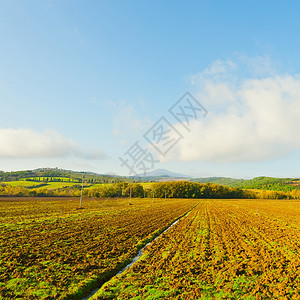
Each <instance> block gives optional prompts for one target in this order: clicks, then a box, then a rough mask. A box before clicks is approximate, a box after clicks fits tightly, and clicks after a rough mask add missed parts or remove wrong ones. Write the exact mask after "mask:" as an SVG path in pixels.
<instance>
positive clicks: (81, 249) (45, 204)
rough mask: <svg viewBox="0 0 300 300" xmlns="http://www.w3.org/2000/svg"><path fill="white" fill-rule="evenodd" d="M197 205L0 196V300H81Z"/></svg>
mask: <svg viewBox="0 0 300 300" xmlns="http://www.w3.org/2000/svg"><path fill="white" fill-rule="evenodd" d="M198 201H199V200H188V199H184V200H180V199H176V200H175V199H172V200H159V199H155V201H154V202H153V200H152V199H147V198H145V199H132V205H129V201H128V199H126V198H123V199H116V198H115V199H93V198H91V199H84V209H81V210H79V209H78V204H79V200H78V198H0V224H1V225H0V232H1V234H0V249H1V252H0V298H1V299H14V298H26V299H44V298H45V299H46V298H47V299H70V298H71V299H81V298H82V297H83V296H84V295H85V294H87V293H88V292H90V291H91V290H92V289H93V288H95V287H96V286H98V285H99V284H101V283H103V282H105V281H106V280H107V279H109V278H110V277H111V276H112V275H114V274H116V272H118V271H119V270H120V269H121V268H122V267H124V265H125V264H127V263H128V262H129V261H130V259H131V258H132V257H133V256H135V254H136V252H137V250H138V249H139V248H141V247H142V246H143V245H144V244H145V243H146V242H147V241H149V240H151V239H153V237H154V236H156V235H157V234H159V232H161V231H162V230H163V229H165V228H166V227H167V226H169V225H170V224H171V223H172V222H173V221H174V220H175V219H176V218H178V217H180V216H181V215H183V214H184V213H186V212H187V211H189V210H190V209H191V208H192V207H193V206H195V205H196V204H197V203H198Z"/></svg>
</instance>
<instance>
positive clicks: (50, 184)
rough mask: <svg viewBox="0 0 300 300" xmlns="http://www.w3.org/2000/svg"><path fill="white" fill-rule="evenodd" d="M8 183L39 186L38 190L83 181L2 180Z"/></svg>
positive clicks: (11, 184) (15, 185)
mask: <svg viewBox="0 0 300 300" xmlns="http://www.w3.org/2000/svg"><path fill="white" fill-rule="evenodd" d="M1 183H3V184H6V185H10V186H13V187H17V186H22V187H27V188H34V187H37V189H38V190H43V189H47V190H54V189H59V188H63V187H67V186H74V185H77V186H78V185H81V183H78V182H68V181H61V182H56V181H53V182H44V181H40V182H39V181H26V180H18V181H7V182H5V181H4V182H1Z"/></svg>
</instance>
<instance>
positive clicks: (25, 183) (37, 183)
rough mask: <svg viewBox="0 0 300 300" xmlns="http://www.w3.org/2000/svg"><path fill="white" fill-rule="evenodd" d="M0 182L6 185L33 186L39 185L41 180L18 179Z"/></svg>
mask: <svg viewBox="0 0 300 300" xmlns="http://www.w3.org/2000/svg"><path fill="white" fill-rule="evenodd" d="M1 183H3V184H6V185H11V186H23V187H33V186H36V185H40V184H42V183H43V182H34V181H25V180H20V181H4V182H1Z"/></svg>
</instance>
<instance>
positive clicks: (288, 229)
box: [93, 200, 300, 300]
mask: <svg viewBox="0 0 300 300" xmlns="http://www.w3.org/2000/svg"><path fill="white" fill-rule="evenodd" d="M299 249H300V202H299V201H287V200H285V201H282V200H281V201H280V200H201V202H200V203H199V205H198V206H197V207H196V208H194V209H193V210H192V211H191V212H190V213H189V214H188V215H187V216H186V217H184V218H182V219H181V220H179V222H178V223H177V224H176V225H175V226H173V227H172V228H170V229H169V230H168V231H167V232H166V233H164V234H163V235H162V236H161V237H159V238H158V239H157V240H155V241H154V242H153V243H152V244H151V245H150V246H147V248H146V250H145V251H144V254H143V256H142V257H141V259H140V260H139V261H138V262H137V263H135V264H134V265H133V266H132V267H130V268H128V269H127V270H126V271H125V272H124V273H122V274H121V275H118V276H116V277H114V278H113V279H112V280H111V281H109V282H108V283H106V284H105V285H103V286H102V288H101V289H100V291H99V292H97V294H96V295H94V297H93V299H135V300H138V299H149V300H150V299H300V257H299V251H300V250H299Z"/></svg>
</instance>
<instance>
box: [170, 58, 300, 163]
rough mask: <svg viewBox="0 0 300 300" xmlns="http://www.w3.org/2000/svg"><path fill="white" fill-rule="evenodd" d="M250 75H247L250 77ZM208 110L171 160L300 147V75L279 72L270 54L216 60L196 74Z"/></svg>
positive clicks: (268, 153)
mask: <svg viewBox="0 0 300 300" xmlns="http://www.w3.org/2000/svg"><path fill="white" fill-rule="evenodd" d="M245 74H246V76H245ZM192 84H193V85H194V86H195V87H196V89H197V93H196V94H195V95H196V97H197V98H198V99H199V101H200V102H201V104H202V105H203V106H204V107H205V108H206V109H207V110H208V115H207V117H205V118H202V119H199V120H197V121H193V124H192V130H191V133H190V134H187V133H184V131H183V129H182V127H181V125H180V124H177V125H176V126H177V128H178V130H181V132H182V133H184V139H183V140H182V141H181V142H180V143H178V145H177V146H176V147H175V148H174V149H173V151H172V153H170V155H169V157H168V160H169V159H175V158H177V159H178V158H179V160H181V161H195V160H202V161H214V162H247V161H248V162H249V161H252V162H256V161H263V160H267V159H272V158H279V157H283V156H285V155H288V154H290V153H291V152H293V151H296V150H298V149H299V148H300V136H299V130H300V122H299V118H300V76H299V75H289V74H277V73H276V72H275V71H274V67H273V66H272V64H271V63H270V60H269V59H267V58H265V59H264V58H261V57H259V58H257V59H248V60H246V59H245V58H244V60H243V63H241V61H239V62H238V63H237V62H235V61H216V62H214V63H213V64H212V65H211V66H210V67H209V68H207V69H206V70H204V71H203V72H201V73H199V74H196V75H195V76H193V78H192Z"/></svg>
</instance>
